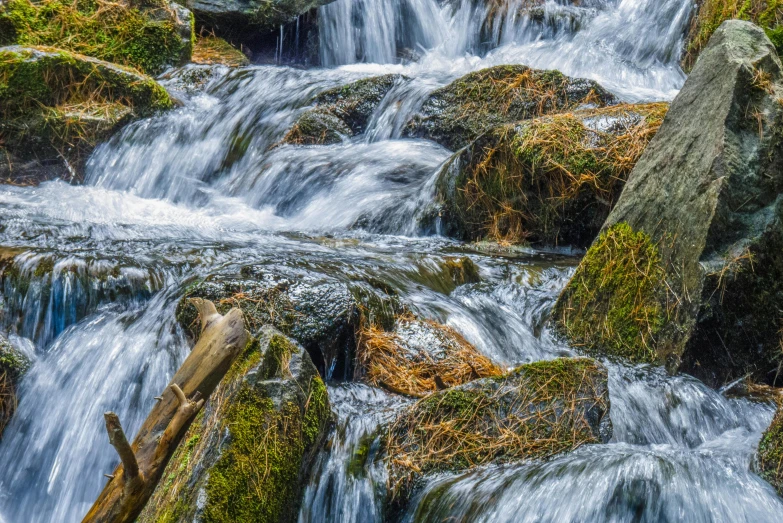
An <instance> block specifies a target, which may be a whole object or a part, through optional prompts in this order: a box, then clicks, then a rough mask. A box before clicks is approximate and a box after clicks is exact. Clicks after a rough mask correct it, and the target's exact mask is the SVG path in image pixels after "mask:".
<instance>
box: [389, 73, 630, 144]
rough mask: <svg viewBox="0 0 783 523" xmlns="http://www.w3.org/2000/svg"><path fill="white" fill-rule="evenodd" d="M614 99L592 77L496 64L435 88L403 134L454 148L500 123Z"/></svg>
mask: <svg viewBox="0 0 783 523" xmlns="http://www.w3.org/2000/svg"><path fill="white" fill-rule="evenodd" d="M614 101H615V98H614V96H613V95H612V94H610V93H609V92H607V91H606V90H604V89H603V88H602V87H601V86H600V85H598V84H597V83H596V82H594V81H592V80H584V79H581V78H570V77H568V76H565V75H564V74H562V73H560V72H559V71H540V70H536V69H531V68H529V67H525V66H523V65H499V66H496V67H491V68H489V69H482V70H480V71H476V72H473V73H470V74H467V75H465V76H463V77H461V78H459V79H457V80H455V81H454V82H452V83H450V84H449V85H447V86H445V87H442V88H440V89H437V90H435V91H433V92H432V94H430V96H429V97H428V98H427V100H426V101H425V102H424V104H423V105H422V107H421V109H420V110H419V112H418V114H416V115H414V116H413V118H412V119H411V120H410V121H409V122H408V123H407V124H406V127H405V130H404V134H405V135H406V136H409V137H415V138H427V139H429V140H433V141H435V142H437V143H439V144H441V145H443V146H444V147H447V148H449V149H451V150H452V151H456V150H458V149H460V148H462V147H464V146H466V145H467V144H468V143H470V142H471V141H473V140H475V139H476V138H478V137H479V136H480V135H481V134H483V133H484V132H485V131H487V130H489V129H491V128H493V127H496V126H498V125H501V124H505V123H512V122H518V121H520V120H526V119H528V118H534V117H537V116H541V115H545V114H550V113H558V112H563V111H569V110H573V109H576V108H578V107H580V106H584V105H597V106H601V107H602V106H604V105H607V104H609V103H612V102H614Z"/></svg>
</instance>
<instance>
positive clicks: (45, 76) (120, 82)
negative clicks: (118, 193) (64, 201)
mask: <svg viewBox="0 0 783 523" xmlns="http://www.w3.org/2000/svg"><path fill="white" fill-rule="evenodd" d="M172 105H173V102H172V100H171V99H170V98H169V95H168V94H167V93H166V91H165V89H163V87H161V86H160V85H159V84H158V83H156V82H155V81H154V80H153V79H151V78H149V77H147V76H144V75H142V74H140V73H138V72H136V71H134V70H133V69H129V68H126V67H122V66H118V65H115V64H111V63H108V62H103V61H101V60H97V59H95V58H90V57H87V56H82V55H78V54H74V53H70V52H68V51H63V50H58V49H52V48H45V47H18V46H11V47H3V48H0V181H3V182H6V183H9V182H10V183H14V184H34V183H38V182H40V181H43V180H47V179H52V178H56V177H59V178H63V179H66V180H71V181H79V180H80V179H81V176H82V172H83V168H84V163H85V161H86V159H87V157H88V156H89V154H90V152H91V151H92V149H93V148H94V147H95V145H96V144H98V143H99V142H100V141H103V140H105V139H106V138H108V137H109V136H110V135H111V134H112V133H113V132H115V131H116V130H117V128H119V127H121V126H122V125H124V124H126V123H127V122H129V121H131V120H132V119H134V118H136V117H140V116H147V115H149V114H152V113H153V112H155V111H158V110H162V109H168V108H170V107H172Z"/></svg>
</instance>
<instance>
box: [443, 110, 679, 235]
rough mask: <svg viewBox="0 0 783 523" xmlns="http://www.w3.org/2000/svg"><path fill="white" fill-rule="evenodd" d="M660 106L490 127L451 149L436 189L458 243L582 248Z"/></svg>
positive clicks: (650, 132) (652, 129) (655, 123)
mask: <svg viewBox="0 0 783 523" xmlns="http://www.w3.org/2000/svg"><path fill="white" fill-rule="evenodd" d="M667 108H668V105H667V104H665V103H661V104H649V105H624V106H615V107H610V108H605V109H596V110H590V111H582V112H578V113H566V114H561V115H556V116H549V117H542V118H537V119H534V120H530V121H527V122H522V123H519V124H512V125H504V126H500V127H497V128H495V129H493V130H491V131H489V132H488V133H487V134H485V135H483V136H482V137H481V138H479V139H478V140H476V142H474V143H473V144H471V145H470V146H469V147H468V148H467V149H465V150H463V151H461V152H460V153H457V155H455V157H454V159H453V160H452V161H451V162H450V163H449V164H448V165H447V166H446V167H445V168H444V170H443V172H442V173H441V176H440V178H439V180H438V184H437V190H438V196H439V199H440V200H441V202H442V205H443V212H442V214H443V218H442V219H443V221H444V229H445V230H446V231H447V233H448V234H449V235H452V236H457V237H459V238H461V239H464V240H482V239H489V240H492V241H499V242H504V243H519V242H522V241H529V242H534V243H544V244H549V245H557V244H562V243H565V244H570V245H577V246H586V245H589V243H590V242H591V241H592V240H593V238H595V234H596V233H597V232H598V230H599V229H600V227H601V225H602V224H603V222H604V220H605V219H606V217H607V216H608V214H609V211H610V210H611V208H612V206H613V204H614V202H615V201H616V200H617V198H618V197H619V195H620V192H621V190H622V188H623V186H624V184H625V180H626V179H627V177H628V174H629V173H630V172H631V170H632V169H633V167H634V165H635V164H636V161H637V160H638V159H639V157H640V156H641V154H642V152H643V151H644V148H645V147H646V145H647V144H648V143H649V141H650V140H651V139H652V137H653V136H654V135H655V134H656V132H657V131H658V128H659V127H660V126H661V123H662V122H663V118H664V115H665V114H666V110H667Z"/></svg>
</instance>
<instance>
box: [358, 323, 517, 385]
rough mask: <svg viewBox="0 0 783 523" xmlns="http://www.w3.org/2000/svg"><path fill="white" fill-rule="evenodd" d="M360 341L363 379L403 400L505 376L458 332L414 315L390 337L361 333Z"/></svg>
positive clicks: (378, 332) (368, 331)
mask: <svg viewBox="0 0 783 523" xmlns="http://www.w3.org/2000/svg"><path fill="white" fill-rule="evenodd" d="M358 341H359V343H358V347H357V350H356V355H357V360H358V363H359V366H360V375H361V376H362V379H363V380H364V381H366V382H367V383H369V384H370V385H374V386H376V387H382V388H384V389H387V390H389V391H391V392H396V393H398V394H404V395H407V396H418V397H421V396H424V395H425V394H427V393H429V392H433V391H436V390H440V389H444V388H447V387H453V386H455V385H461V384H463V383H467V382H469V381H472V380H475V379H479V378H486V377H488V376H498V375H500V374H501V373H502V371H501V370H500V368H499V367H498V366H497V365H495V364H494V363H492V361H491V360H490V359H489V358H487V357H486V356H484V355H483V354H481V353H480V352H479V351H478V350H477V349H476V348H475V347H474V346H473V345H471V344H470V343H468V342H467V341H466V340H465V339H464V338H463V337H462V336H461V335H460V334H459V333H458V332H457V331H455V330H454V329H451V328H450V327H447V326H446V325H441V324H439V323H436V322H433V321H427V320H420V319H417V318H415V317H413V316H412V315H410V314H408V315H404V316H402V317H400V318H398V319H397V322H396V324H395V326H394V330H393V331H391V332H389V331H386V330H384V329H382V328H379V327H375V326H370V327H367V328H364V329H362V330H361V331H360V332H359V334H358Z"/></svg>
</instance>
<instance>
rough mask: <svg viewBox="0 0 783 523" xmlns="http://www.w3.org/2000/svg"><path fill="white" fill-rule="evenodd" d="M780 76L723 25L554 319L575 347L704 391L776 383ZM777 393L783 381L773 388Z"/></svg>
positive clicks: (742, 34) (747, 40) (738, 29)
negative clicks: (703, 385)
mask: <svg viewBox="0 0 783 523" xmlns="http://www.w3.org/2000/svg"><path fill="white" fill-rule="evenodd" d="M781 93H783V71H781V63H780V60H779V58H778V56H777V53H776V52H775V48H774V47H773V46H772V44H771V42H770V41H769V39H768V38H767V37H766V35H765V34H764V32H763V31H762V30H761V29H759V28H758V27H756V26H754V25H752V24H749V23H747V22H741V21H729V22H725V23H724V24H723V25H722V26H721V27H720V29H718V31H717V32H716V33H715V35H714V36H713V38H712V39H711V41H710V43H709V45H708V46H707V48H706V49H705V51H704V52H703V53H702V55H701V57H700V59H699V61H698V63H697V65H696V67H695V68H694V70H693V72H692V74H691V76H690V77H689V78H688V80H687V82H686V83H685V86H684V87H683V89H682V91H681V92H680V94H679V95H678V96H677V98H675V100H674V101H673V102H672V105H671V108H670V110H669V112H668V114H667V116H666V119H665V121H664V123H663V125H662V126H661V129H660V131H659V132H658V134H657V135H656V137H655V138H654V139H653V140H652V141H651V142H650V145H649V146H648V147H647V149H646V150H645V152H644V154H643V155H642V157H641V158H640V160H639V162H638V163H637V164H636V167H635V168H634V170H633V172H632V173H631V175H630V176H629V181H628V183H627V184H626V186H625V189H624V191H623V193H622V195H621V196H620V198H619V200H618V202H617V205H616V206H615V208H614V210H613V211H612V213H611V214H610V215H609V218H608V219H607V221H606V223H605V225H604V233H603V234H602V236H601V237H600V238H599V239H598V240H596V242H595V243H594V244H593V246H592V247H591V248H590V250H589V251H588V252H587V255H586V256H585V259H584V260H583V262H582V264H581V265H580V267H579V268H578V269H577V271H576V274H575V275H574V278H573V279H572V280H571V283H570V284H569V285H568V287H567V288H566V289H565V291H564V292H563V294H562V295H561V297H560V299H559V301H558V304H557V306H556V308H555V319H556V321H557V322H558V324H559V328H560V330H561V332H563V333H564V334H565V335H566V337H568V338H569V339H570V340H571V342H572V343H574V344H575V345H576V346H579V347H582V348H584V349H585V350H587V351H589V352H601V353H608V354H614V355H618V356H622V357H625V358H629V359H631V360H633V361H653V362H660V363H664V364H666V366H667V368H669V369H670V370H672V371H674V370H684V371H686V372H689V373H691V374H693V375H695V376H697V377H699V378H700V379H702V380H704V381H705V382H707V383H709V384H712V385H720V384H722V383H727V382H729V381H731V380H733V379H736V378H738V377H741V376H743V375H745V374H750V375H752V376H753V377H755V379H757V380H758V381H760V382H768V383H770V384H772V383H773V381H774V380H775V376H776V374H777V370H778V368H779V358H780V332H779V331H780V312H779V311H780V310H781V308H783V286H782V283H781V282H783V277H782V275H783V257H782V256H781V253H782V252H783V249H782V248H781V246H783V222H782V221H781V218H782V217H783V203H782V202H783V195H782V194H781V192H782V191H783V178H781V172H783V170H781V168H780V166H781V162H783V156H782V155H781V152H780V151H781V147H782V145H783V144H782V143H781V135H780V133H779V132H778V129H779V127H780V125H781V118H783V107H782V106H781V104H780V103H779V100H780V96H781ZM778 383H779V382H778Z"/></svg>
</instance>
